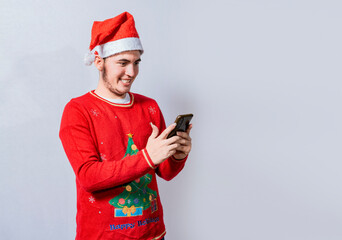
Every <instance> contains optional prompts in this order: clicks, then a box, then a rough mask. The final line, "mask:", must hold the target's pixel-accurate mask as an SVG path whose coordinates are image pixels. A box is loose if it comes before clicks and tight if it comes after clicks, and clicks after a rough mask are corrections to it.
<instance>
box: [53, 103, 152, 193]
mask: <svg viewBox="0 0 342 240" xmlns="http://www.w3.org/2000/svg"><path fill="white" fill-rule="evenodd" d="M59 136H60V139H61V141H62V144H63V147H64V150H65V152H66V154H67V157H68V159H69V161H70V164H71V166H72V168H73V170H74V172H75V175H76V179H77V181H78V182H79V184H80V185H81V186H82V188H84V189H85V190H86V191H87V192H93V191H98V190H103V189H108V188H113V187H116V186H119V185H121V184H124V183H127V182H130V181H133V180H135V179H137V178H139V177H141V176H143V175H145V174H146V173H148V172H149V171H151V170H152V169H154V168H155V166H154V164H153V163H152V161H151V160H150V159H149V158H148V157H147V156H146V150H145V149H142V150H141V151H139V152H138V153H137V154H136V155H132V156H127V157H124V158H122V156H121V158H122V159H120V158H118V157H116V158H117V159H116V158H115V159H106V160H102V159H101V155H100V153H99V150H98V147H97V142H96V133H95V132H94V131H93V129H92V122H91V121H90V120H89V117H88V116H87V115H86V114H85V112H84V111H82V109H81V108H80V107H78V106H77V104H75V103H72V102H70V103H68V104H67V106H66V107H65V109H64V113H63V116H62V121H61V128H60V134H59ZM117 137H118V138H119V137H122V136H117ZM115 147H116V146H113V148H115ZM110 157H115V156H110Z"/></svg>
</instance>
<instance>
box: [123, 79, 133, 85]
mask: <svg viewBox="0 0 342 240" xmlns="http://www.w3.org/2000/svg"><path fill="white" fill-rule="evenodd" d="M121 81H122V82H123V83H125V84H129V83H131V80H127V79H121Z"/></svg>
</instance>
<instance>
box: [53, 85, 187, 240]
mask: <svg viewBox="0 0 342 240" xmlns="http://www.w3.org/2000/svg"><path fill="white" fill-rule="evenodd" d="M129 94H130V97H131V101H130V103H128V104H115V103H112V102H109V101H107V100H106V99H104V98H101V97H100V96H98V95H96V94H95V92H94V91H91V92H89V93H87V94H85V95H83V96H81V97H78V98H74V99H72V100H71V101H70V102H69V103H68V104H67V105H66V107H65V109H64V113H63V116H62V121H61V128H60V133H59V136H60V139H61V141H62V144H63V147H64V150H65V152H66V155H67V157H68V159H69V161H70V164H71V166H72V168H73V170H74V172H75V175H76V187H77V217H76V222H77V231H76V239H79V240H80V239H82V240H93V239H94V240H95V239H101V240H105V239H116V240H120V239H161V238H162V237H163V236H164V235H165V233H166V232H165V226H164V221H163V208H162V205H161V202H160V197H159V192H158V186H157V181H156V174H157V175H158V176H160V177H161V178H163V179H165V180H171V179H172V178H174V177H175V176H176V175H177V174H178V173H179V172H180V171H181V170H182V169H183V167H184V164H185V160H186V159H184V160H182V161H178V160H176V159H174V158H172V157H171V158H169V159H167V160H166V161H164V162H163V163H162V164H160V165H158V166H156V165H154V164H153V162H152V161H151V158H150V157H149V154H148V152H147V150H146V144H147V140H148V137H149V136H150V135H151V133H152V128H151V126H150V122H152V123H153V124H155V125H156V126H158V128H159V130H160V132H162V131H163V130H164V129H165V122H164V118H163V115H162V113H161V111H160V109H159V107H158V105H157V103H156V101H154V100H153V99H150V98H147V97H145V96H142V95H139V94H135V93H134V94H133V93H129Z"/></svg>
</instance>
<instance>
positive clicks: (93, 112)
mask: <svg viewBox="0 0 342 240" xmlns="http://www.w3.org/2000/svg"><path fill="white" fill-rule="evenodd" d="M90 112H91V114H93V115H94V116H95V117H97V116H99V113H98V112H97V111H96V110H95V109H91V110H90Z"/></svg>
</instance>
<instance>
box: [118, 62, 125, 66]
mask: <svg viewBox="0 0 342 240" xmlns="http://www.w3.org/2000/svg"><path fill="white" fill-rule="evenodd" d="M118 64H119V65H120V66H121V67H124V66H126V64H127V63H126V62H118Z"/></svg>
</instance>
